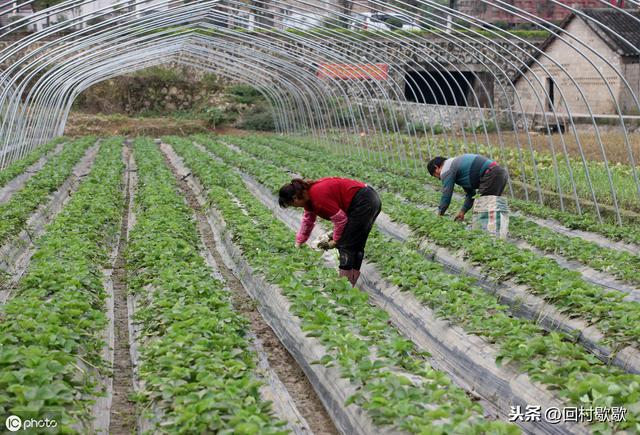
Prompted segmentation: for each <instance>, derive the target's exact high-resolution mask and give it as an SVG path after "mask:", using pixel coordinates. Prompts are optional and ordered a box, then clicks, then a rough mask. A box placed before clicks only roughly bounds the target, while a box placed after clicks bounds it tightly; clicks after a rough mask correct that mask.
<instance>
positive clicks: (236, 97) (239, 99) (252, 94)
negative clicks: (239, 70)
mask: <svg viewBox="0 0 640 435" xmlns="http://www.w3.org/2000/svg"><path fill="white" fill-rule="evenodd" d="M227 94H228V95H230V96H231V98H232V100H233V101H235V102H236V103H241V104H256V103H258V102H260V101H262V100H264V97H263V96H262V94H261V93H260V91H258V90H257V89H256V88H254V87H253V86H249V85H234V86H231V87H230V88H229V89H227Z"/></svg>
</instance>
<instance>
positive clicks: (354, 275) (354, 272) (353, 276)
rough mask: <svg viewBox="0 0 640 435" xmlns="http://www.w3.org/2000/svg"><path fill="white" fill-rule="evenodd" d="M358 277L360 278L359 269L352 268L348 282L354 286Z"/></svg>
mask: <svg viewBox="0 0 640 435" xmlns="http://www.w3.org/2000/svg"><path fill="white" fill-rule="evenodd" d="M358 278H360V271H359V270H358V269H352V270H351V276H349V282H350V283H351V286H353V287H355V286H356V283H357V282H358Z"/></svg>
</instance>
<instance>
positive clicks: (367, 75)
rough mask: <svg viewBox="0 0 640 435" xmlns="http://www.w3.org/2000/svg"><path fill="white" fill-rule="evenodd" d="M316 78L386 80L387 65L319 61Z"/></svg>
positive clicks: (387, 74) (387, 75)
mask: <svg viewBox="0 0 640 435" xmlns="http://www.w3.org/2000/svg"><path fill="white" fill-rule="evenodd" d="M316 75H317V76H318V78H320V79H324V78H333V79H342V80H387V78H388V77H389V65H388V64H386V63H364V64H353V65H352V64H346V63H321V64H320V65H318V71H317V73H316Z"/></svg>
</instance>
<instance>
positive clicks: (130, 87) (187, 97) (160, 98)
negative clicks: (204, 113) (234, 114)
mask: <svg viewBox="0 0 640 435" xmlns="http://www.w3.org/2000/svg"><path fill="white" fill-rule="evenodd" d="M225 85H226V81H225V80H223V79H220V78H218V77H216V76H212V75H206V74H203V73H201V72H198V73H196V72H195V71H191V69H190V68H186V67H177V66H175V65H165V66H163V67H161V68H154V69H151V70H148V71H146V72H143V73H140V74H133V75H127V76H121V77H117V78H114V79H110V80H106V81H104V82H101V83H97V84H95V85H93V86H91V87H90V88H89V89H87V90H85V91H84V92H83V93H82V94H81V95H80V96H79V97H78V98H77V99H76V102H75V108H76V109H78V110H81V111H83V112H87V113H106V114H111V113H123V114H128V115H137V114H141V113H145V112H147V113H152V114H160V115H161V114H170V113H173V112H175V111H181V110H182V111H191V110H206V108H207V107H210V106H218V105H221V104H224V102H222V101H221V95H220V92H221V90H222V89H223V87H224V86H225Z"/></svg>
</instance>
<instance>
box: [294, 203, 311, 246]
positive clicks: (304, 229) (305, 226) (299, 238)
mask: <svg viewBox="0 0 640 435" xmlns="http://www.w3.org/2000/svg"><path fill="white" fill-rule="evenodd" d="M315 223H316V214H315V213H314V212H312V211H309V210H305V211H304V214H303V215H302V224H301V225H300V230H298V234H296V242H297V243H300V244H302V243H304V242H306V241H307V240H309V236H310V235H311V231H313V227H314V225H315Z"/></svg>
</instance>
